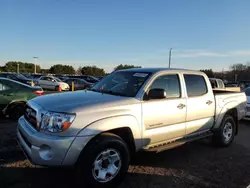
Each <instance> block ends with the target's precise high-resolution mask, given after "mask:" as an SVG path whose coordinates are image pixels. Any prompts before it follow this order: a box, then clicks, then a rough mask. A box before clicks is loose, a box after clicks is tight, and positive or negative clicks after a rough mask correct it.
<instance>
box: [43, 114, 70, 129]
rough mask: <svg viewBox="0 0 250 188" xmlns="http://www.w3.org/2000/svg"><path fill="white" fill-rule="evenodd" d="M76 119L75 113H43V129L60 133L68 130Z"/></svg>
mask: <svg viewBox="0 0 250 188" xmlns="http://www.w3.org/2000/svg"><path fill="white" fill-rule="evenodd" d="M74 119H75V115H74V114H65V113H55V112H47V113H46V114H44V115H43V118H42V122H41V130H43V131H49V132H52V133H58V132H62V131H65V130H67V129H68V128H69V127H70V125H71V124H72V123H73V121H74Z"/></svg>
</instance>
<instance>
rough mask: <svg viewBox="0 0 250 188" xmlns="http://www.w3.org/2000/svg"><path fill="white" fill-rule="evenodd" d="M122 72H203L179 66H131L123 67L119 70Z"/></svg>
mask: <svg viewBox="0 0 250 188" xmlns="http://www.w3.org/2000/svg"><path fill="white" fill-rule="evenodd" d="M119 71H121V72H126V71H133V72H150V73H157V72H161V71H178V72H180V73H182V72H185V73H186V72H190V73H202V72H201V71H194V70H188V69H178V68H131V69H123V70H119Z"/></svg>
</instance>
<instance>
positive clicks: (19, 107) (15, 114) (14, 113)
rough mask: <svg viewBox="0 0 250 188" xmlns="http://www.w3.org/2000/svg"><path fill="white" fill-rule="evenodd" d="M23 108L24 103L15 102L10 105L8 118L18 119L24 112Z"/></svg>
mask: <svg viewBox="0 0 250 188" xmlns="http://www.w3.org/2000/svg"><path fill="white" fill-rule="evenodd" d="M24 108H25V105H24V104H16V105H13V106H11V108H10V110H9V112H8V114H9V117H10V119H12V120H18V119H19V118H20V117H21V116H22V115H23V114H24Z"/></svg>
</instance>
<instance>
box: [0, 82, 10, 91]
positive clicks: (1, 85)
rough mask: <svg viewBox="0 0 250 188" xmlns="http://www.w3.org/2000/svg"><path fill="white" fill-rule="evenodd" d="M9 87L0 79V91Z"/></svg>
mask: <svg viewBox="0 0 250 188" xmlns="http://www.w3.org/2000/svg"><path fill="white" fill-rule="evenodd" d="M9 89H10V87H9V86H8V85H6V83H4V82H3V81H0V91H7V90H9Z"/></svg>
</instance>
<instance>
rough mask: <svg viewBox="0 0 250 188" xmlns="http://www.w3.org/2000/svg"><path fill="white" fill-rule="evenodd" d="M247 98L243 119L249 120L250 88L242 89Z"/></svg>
mask: <svg viewBox="0 0 250 188" xmlns="http://www.w3.org/2000/svg"><path fill="white" fill-rule="evenodd" d="M244 91H245V93H246V96H247V113H246V117H245V119H248V120H250V87H248V88H246V89H244Z"/></svg>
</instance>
